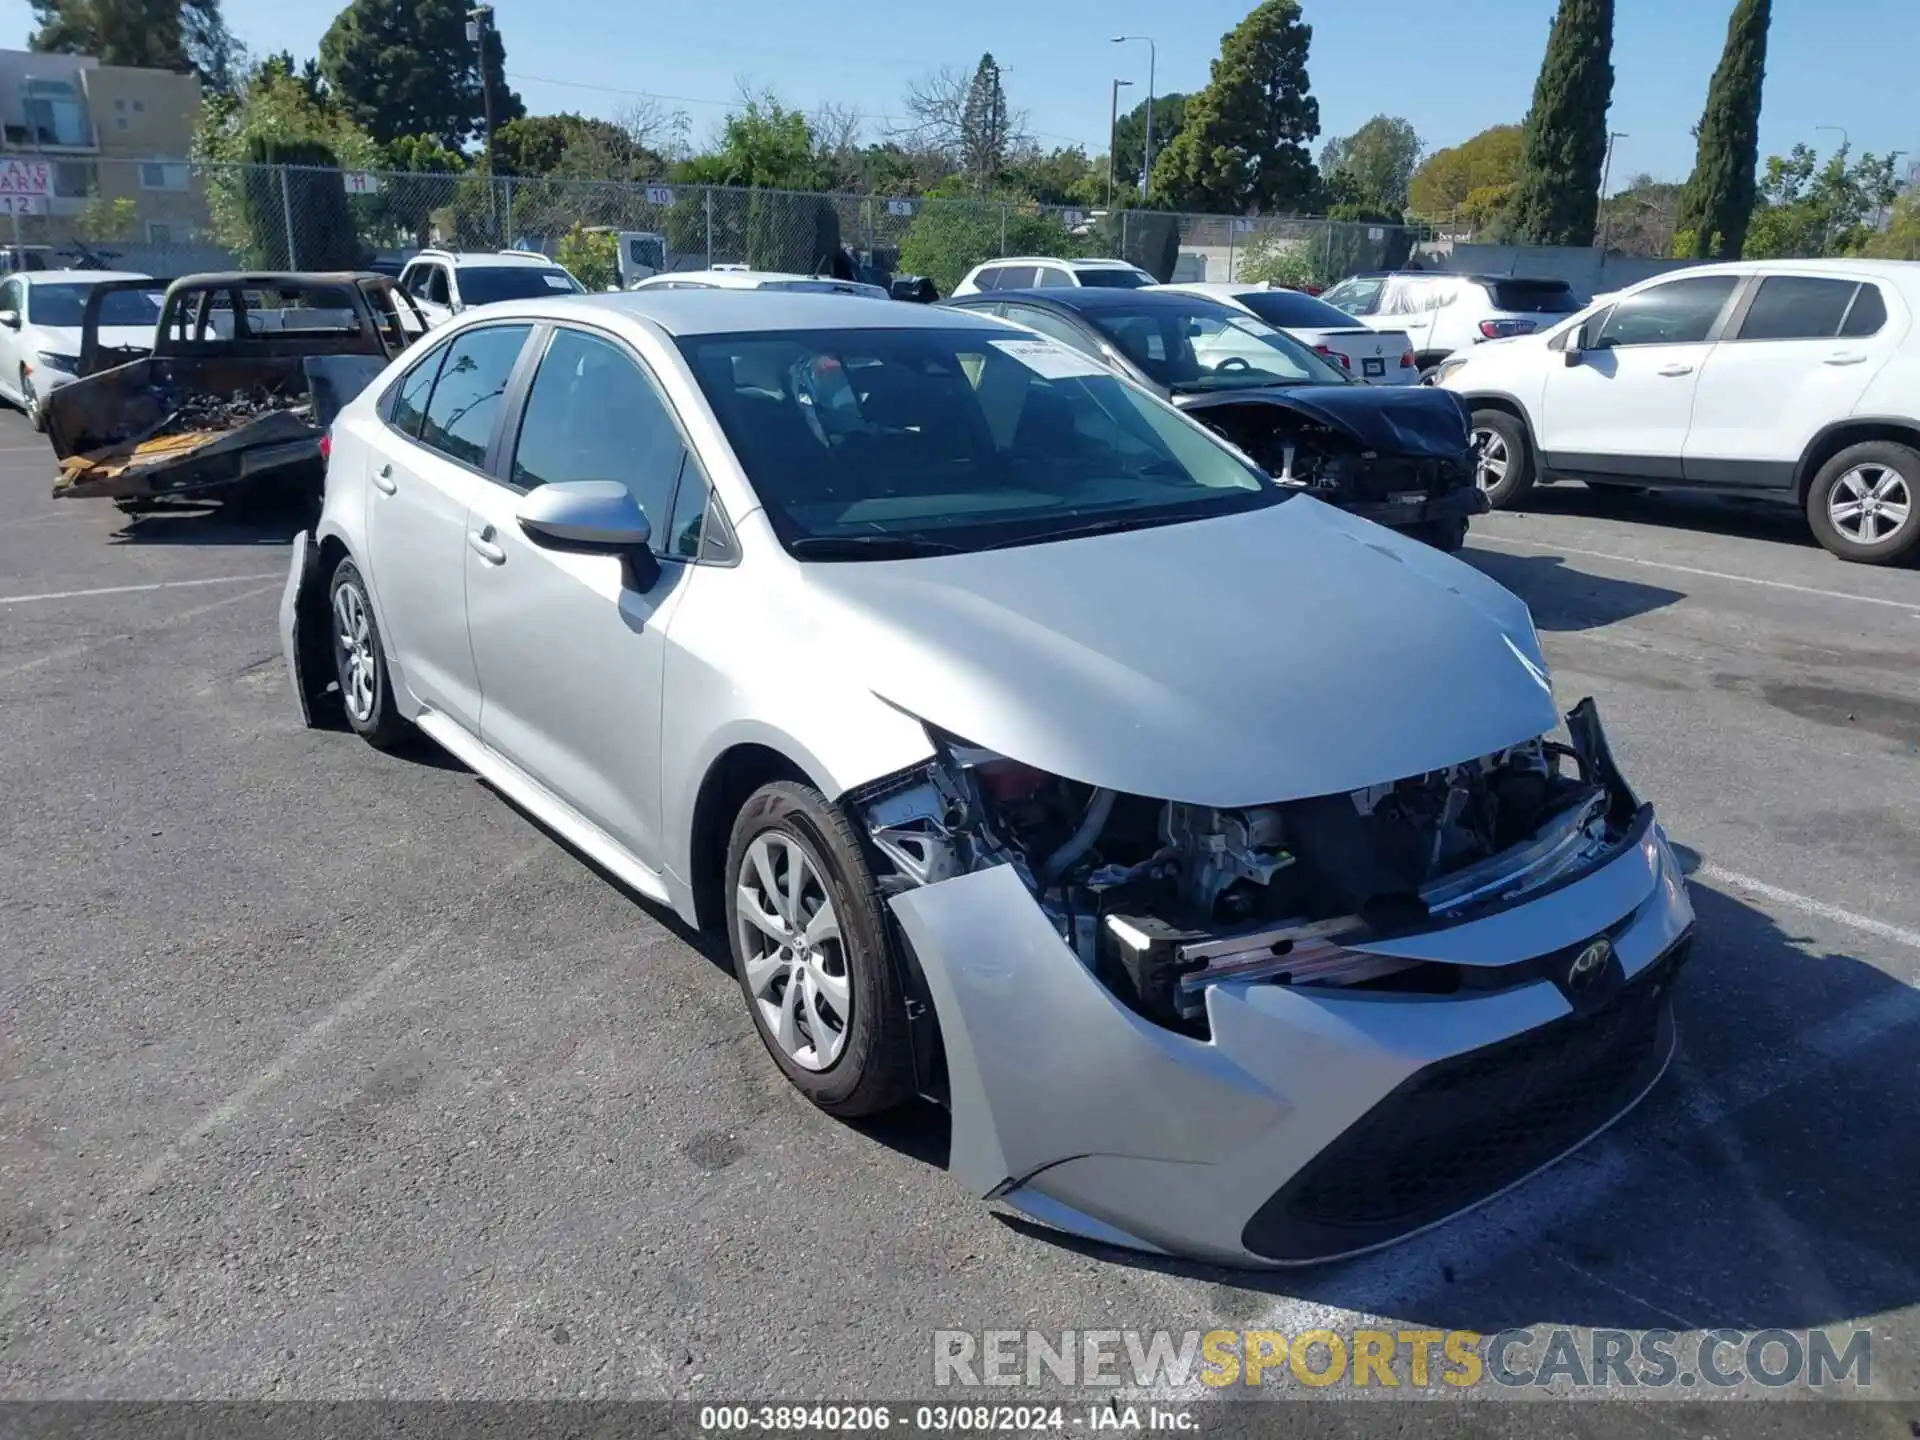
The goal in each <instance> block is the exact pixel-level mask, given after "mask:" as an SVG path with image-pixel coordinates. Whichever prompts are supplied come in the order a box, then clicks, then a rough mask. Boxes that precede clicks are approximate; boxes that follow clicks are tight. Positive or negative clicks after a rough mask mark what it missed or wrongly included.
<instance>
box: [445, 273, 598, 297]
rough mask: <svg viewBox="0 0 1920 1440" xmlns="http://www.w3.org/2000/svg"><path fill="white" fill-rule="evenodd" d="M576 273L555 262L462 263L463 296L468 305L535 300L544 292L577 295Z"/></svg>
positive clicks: (461, 283)
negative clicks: (565, 269)
mask: <svg viewBox="0 0 1920 1440" xmlns="http://www.w3.org/2000/svg"><path fill="white" fill-rule="evenodd" d="M579 293H580V286H579V284H578V283H577V282H576V281H575V280H574V278H573V276H571V275H569V274H568V273H567V272H566V271H564V270H562V269H560V268H559V267H558V266H554V267H552V268H551V269H549V268H547V267H544V266H539V265H499V266H488V265H462V266H461V267H460V299H461V301H462V303H464V304H467V305H491V304H493V302H494V301H496V300H533V299H537V298H538V297H539V296H542V295H577V294H579Z"/></svg>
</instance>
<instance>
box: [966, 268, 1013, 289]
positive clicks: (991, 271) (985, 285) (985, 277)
mask: <svg viewBox="0 0 1920 1440" xmlns="http://www.w3.org/2000/svg"><path fill="white" fill-rule="evenodd" d="M1006 273H1007V272H1006V268H1005V267H1004V266H1001V265H989V266H988V267H987V268H986V269H984V270H982V271H981V272H980V273H979V274H978V275H976V276H974V277H973V284H974V288H975V289H977V290H998V289H999V288H1000V277H1001V276H1003V275H1005V274H1006Z"/></svg>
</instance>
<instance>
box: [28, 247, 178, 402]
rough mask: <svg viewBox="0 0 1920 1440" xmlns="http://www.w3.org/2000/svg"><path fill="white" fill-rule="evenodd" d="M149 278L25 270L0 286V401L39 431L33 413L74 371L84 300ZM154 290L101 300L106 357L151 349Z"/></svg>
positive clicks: (156, 303) (156, 315) (156, 316)
mask: <svg viewBox="0 0 1920 1440" xmlns="http://www.w3.org/2000/svg"><path fill="white" fill-rule="evenodd" d="M148 278H150V277H148V276H146V275H142V274H139V273H137V272H133V271H118V270H29V271H25V272H22V273H19V274H14V275H9V276H8V277H7V278H6V281H5V283H4V284H0V396H4V397H5V398H6V399H8V400H10V401H12V402H13V403H14V404H15V405H18V406H19V407H20V408H21V409H22V410H24V411H25V412H26V413H27V418H28V419H29V420H31V421H32V422H33V428H34V429H36V430H39V429H43V428H45V424H46V421H45V418H44V414H43V412H42V409H41V406H42V404H43V403H44V402H45V400H46V398H47V396H48V395H50V394H51V393H52V392H53V391H54V390H56V389H58V388H59V387H60V386H62V385H65V384H67V383H68V382H69V381H71V380H72V379H73V378H74V375H75V374H76V372H78V370H79V368H80V320H81V316H82V315H83V314H84V313H85V311H86V306H87V292H88V291H89V290H91V289H93V287H94V286H96V285H98V284H100V283H101V282H102V281H106V280H145V279H148ZM160 297H161V287H160V285H159V283H158V282H156V283H155V287H154V289H153V291H152V292H148V291H145V290H122V291H120V292H119V293H117V294H115V295H111V296H109V297H107V300H106V303H105V307H104V313H103V314H102V315H101V317H100V344H101V345H102V346H103V347H105V348H108V349H119V348H122V347H125V348H129V349H151V348H152V346H153V327H154V326H155V325H156V324H158V323H159V320H160Z"/></svg>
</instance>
